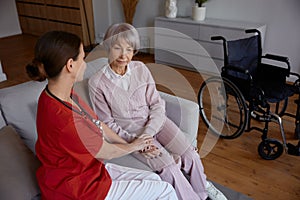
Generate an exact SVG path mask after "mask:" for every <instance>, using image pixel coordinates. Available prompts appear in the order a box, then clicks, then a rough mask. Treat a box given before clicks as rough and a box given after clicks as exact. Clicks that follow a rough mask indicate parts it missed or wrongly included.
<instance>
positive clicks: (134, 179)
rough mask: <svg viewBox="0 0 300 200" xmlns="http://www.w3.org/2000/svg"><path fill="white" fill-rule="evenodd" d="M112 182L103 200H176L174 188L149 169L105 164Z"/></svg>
mask: <svg viewBox="0 0 300 200" xmlns="http://www.w3.org/2000/svg"><path fill="white" fill-rule="evenodd" d="M105 167H106V169H107V171H108V173H109V174H110V177H111V178H112V184H111V187H110V189H109V191H108V194H107V196H106V198H105V200H135V199H137V200H138V199H147V200H158V199H159V200H177V196H176V192H175V190H174V188H173V187H172V186H171V185H170V184H169V183H167V182H164V181H162V180H161V178H160V177H159V176H158V175H157V174H155V173H153V172H149V171H144V170H139V169H132V168H128V167H123V166H119V165H116V164H110V163H108V164H106V165H105Z"/></svg>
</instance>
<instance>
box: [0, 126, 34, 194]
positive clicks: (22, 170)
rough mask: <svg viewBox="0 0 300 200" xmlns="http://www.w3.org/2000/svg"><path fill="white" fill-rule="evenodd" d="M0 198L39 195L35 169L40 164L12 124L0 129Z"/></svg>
mask: <svg viewBox="0 0 300 200" xmlns="http://www.w3.org/2000/svg"><path fill="white" fill-rule="evenodd" d="M0 161H1V165H0V177H1V178H0V199H33V198H36V197H38V196H39V187H38V184H37V181H36V177H35V171H36V170H37V168H38V166H39V165H40V163H39V161H38V160H37V159H36V157H35V156H34V154H33V153H32V152H31V151H30V150H29V149H28V147H27V146H26V145H25V144H24V142H23V141H22V140H21V139H20V136H19V135H18V134H17V132H16V131H15V130H14V128H13V127H12V126H4V127H3V128H1V129H0Z"/></svg>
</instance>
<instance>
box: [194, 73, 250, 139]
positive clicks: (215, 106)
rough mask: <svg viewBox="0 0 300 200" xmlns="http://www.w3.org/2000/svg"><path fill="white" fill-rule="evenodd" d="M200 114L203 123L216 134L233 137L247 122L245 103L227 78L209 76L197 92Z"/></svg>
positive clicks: (236, 135)
mask: <svg viewBox="0 0 300 200" xmlns="http://www.w3.org/2000/svg"><path fill="white" fill-rule="evenodd" d="M198 103H199V108H200V115H201V118H202V120H203V121H204V123H205V125H206V126H207V127H208V129H209V130H210V131H212V132H213V133H214V134H216V135H217V136H220V137H221V138H225V139H234V138H236V137H238V136H240V135H241V134H242V133H243V132H244V130H245V127H246V124H247V117H248V112H247V105H246V101H245V99H244V97H243V95H242V93H241V92H240V90H239V89H238V88H237V87H236V86H235V85H234V84H233V83H232V82H231V81H229V80H228V79H226V78H220V77H211V78H209V79H207V80H206V81H205V82H203V84H202V85H201V87H200V90H199V93H198Z"/></svg>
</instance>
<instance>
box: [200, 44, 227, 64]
mask: <svg viewBox="0 0 300 200" xmlns="http://www.w3.org/2000/svg"><path fill="white" fill-rule="evenodd" d="M199 43H200V45H201V46H202V47H203V48H204V49H205V50H206V51H207V53H206V54H201V55H207V54H208V55H209V56H210V57H212V58H218V59H222V60H223V59H224V53H223V45H222V43H214V42H202V41H199Z"/></svg>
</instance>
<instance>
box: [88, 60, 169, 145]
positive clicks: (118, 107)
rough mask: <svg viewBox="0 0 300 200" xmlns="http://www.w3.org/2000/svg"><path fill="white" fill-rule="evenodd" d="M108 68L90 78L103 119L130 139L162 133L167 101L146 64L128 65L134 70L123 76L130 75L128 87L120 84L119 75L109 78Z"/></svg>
mask: <svg viewBox="0 0 300 200" xmlns="http://www.w3.org/2000/svg"><path fill="white" fill-rule="evenodd" d="M105 67H109V65H108V64H107V66H105ZM105 67H104V68H103V69H101V70H99V71H98V72H97V73H96V74H94V75H93V76H92V77H91V78H90V79H89V93H90V97H91V101H92V105H93V108H94V110H95V112H96V114H97V115H98V117H99V119H100V120H101V121H103V122H104V123H106V124H107V125H108V126H109V127H110V128H111V129H112V130H113V131H115V132H116V133H117V134H118V135H119V136H121V137H122V138H124V139H125V140H127V141H128V142H129V141H131V140H132V139H133V138H134V137H135V136H137V135H141V134H143V133H146V134H150V135H155V134H156V133H158V132H159V131H160V129H161V128H162V126H163V124H164V122H165V120H166V115H165V102H164V100H162V99H161V98H160V95H159V93H158V91H157V90H156V85H155V82H154V80H153V78H152V75H151V73H150V71H149V70H148V68H147V67H146V65H145V64H144V63H142V62H139V61H131V62H130V63H129V64H128V66H127V67H128V69H130V70H127V72H126V73H125V74H124V75H123V76H129V77H126V78H129V81H128V82H129V83H130V84H129V86H128V90H125V89H124V88H122V87H120V86H119V84H117V81H118V80H117V78H115V79H112V78H111V77H110V78H109V77H107V74H105ZM128 71H130V74H127V73H128ZM119 78H122V77H119Z"/></svg>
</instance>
